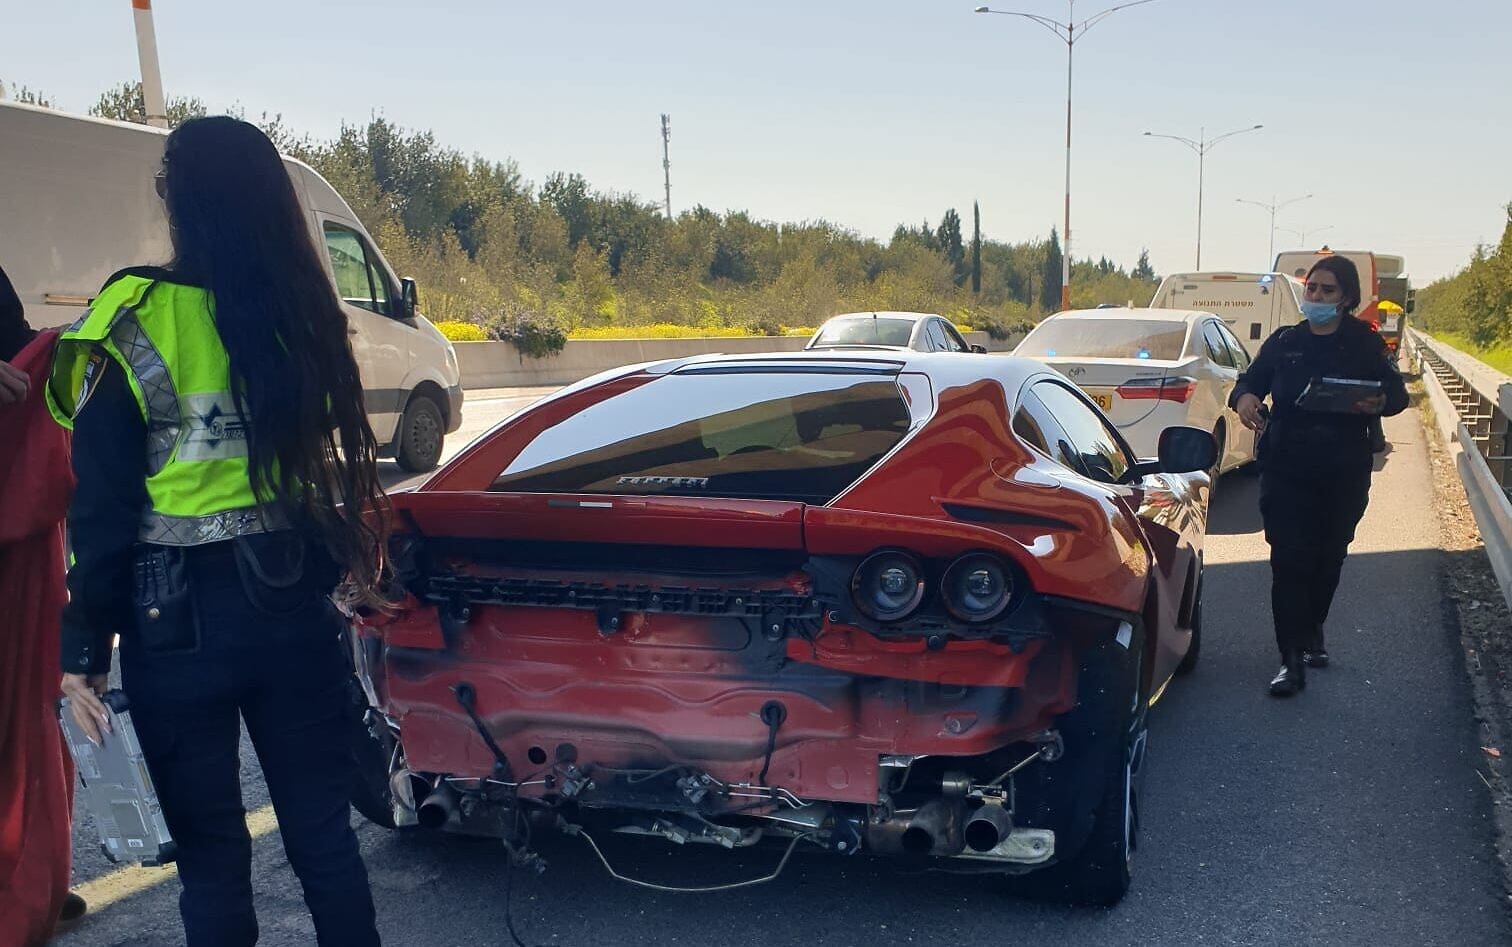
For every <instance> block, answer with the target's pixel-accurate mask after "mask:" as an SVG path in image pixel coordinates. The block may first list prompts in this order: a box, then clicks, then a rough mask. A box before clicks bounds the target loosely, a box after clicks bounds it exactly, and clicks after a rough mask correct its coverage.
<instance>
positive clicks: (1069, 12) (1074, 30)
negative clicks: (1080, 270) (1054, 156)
mask: <svg viewBox="0 0 1512 947" xmlns="http://www.w3.org/2000/svg"><path fill="white" fill-rule="evenodd" d="M1154 2H1155V0H1132V2H1130V3H1120V4H1118V5H1117V6H1112V7H1109V8H1108V9H1106V10H1104V11H1102V12H1101V13H1095V14H1093V15H1092V16H1089V17H1087V18H1086V19H1085V20H1082V21H1081V22H1080V23H1077V22H1075V20H1076V0H1066V22H1064V23H1062V22H1060V21H1059V20H1052V19H1050V18H1049V17H1048V16H1040V15H1039V14H1037V13H1019V12H1016V11H1013V10H993V9H991V8H989V7H977V8H976V9H975V10H973V11H972V12H973V13H996V14H998V15H1000V16H1017V17H1023V18H1024V19H1026V20H1033V21H1034V22H1036V23H1038V24H1039V25H1040V26H1043V27H1044V28H1045V29H1047V30H1049V31H1050V32H1052V33H1054V34H1055V35H1056V37H1057V38H1058V39H1059V40H1060V41H1061V42H1063V43H1065V44H1066V219H1065V223H1064V226H1062V228H1061V243H1062V252H1061V303H1060V305H1061V308H1062V309H1070V308H1071V54H1072V53H1073V52H1075V50H1076V41H1077V40H1078V39H1080V38H1081V36H1082V34H1084V33H1086V32H1087V31H1088V30H1090V29H1091V28H1092V27H1094V26H1096V25H1097V24H1098V23H1101V22H1102V21H1103V20H1105V19H1107V18H1108V17H1110V16H1112V15H1113V14H1114V13H1117V12H1118V11H1119V10H1126V9H1128V8H1129V7H1137V6H1142V5H1144V4H1146V3H1154Z"/></svg>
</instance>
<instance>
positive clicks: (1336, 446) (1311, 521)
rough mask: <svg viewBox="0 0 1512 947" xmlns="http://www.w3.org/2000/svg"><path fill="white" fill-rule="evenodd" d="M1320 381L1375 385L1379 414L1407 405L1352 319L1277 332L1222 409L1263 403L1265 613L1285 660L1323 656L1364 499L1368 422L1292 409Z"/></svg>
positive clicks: (1369, 461) (1377, 340) (1376, 344)
mask: <svg viewBox="0 0 1512 947" xmlns="http://www.w3.org/2000/svg"><path fill="white" fill-rule="evenodd" d="M1323 377H1329V378H1358V379H1364V380H1370V381H1378V382H1380V383H1381V391H1382V394H1384V395H1385V396H1386V404H1385V406H1384V408H1383V409H1382V412H1381V413H1382V414H1383V415H1385V416H1390V415H1394V414H1399V413H1401V412H1402V411H1403V410H1404V409H1405V408H1406V407H1407V388H1406V385H1405V384H1404V383H1403V382H1402V377H1401V375H1400V374H1399V373H1398V372H1397V370H1396V367H1395V366H1394V365H1393V364H1392V363H1391V360H1390V358H1389V357H1388V355H1387V350H1386V344H1385V343H1384V342H1383V341H1381V337H1380V336H1379V335H1376V334H1375V333H1374V332H1372V331H1371V329H1370V327H1369V326H1367V325H1365V324H1364V323H1363V322H1360V321H1359V320H1358V319H1352V318H1344V319H1342V320H1341V322H1340V325H1339V328H1338V329H1337V330H1335V331H1334V332H1333V333H1331V334H1329V335H1318V334H1316V333H1314V332H1313V331H1312V329H1311V328H1310V327H1309V325H1308V324H1307V323H1306V322H1300V323H1298V324H1297V325H1294V326H1288V327H1286V328H1284V329H1278V330H1277V331H1276V332H1275V333H1273V334H1272V335H1271V337H1270V338H1268V339H1266V340H1265V344H1264V345H1262V346H1261V348H1260V353H1259V354H1258V355H1257V356H1255V360H1254V362H1252V363H1251V364H1250V366H1249V368H1248V369H1247V370H1246V371H1245V372H1244V373H1243V374H1241V375H1240V376H1239V382H1238V384H1237V385H1236V386H1235V387H1234V393H1233V395H1232V396H1231V397H1230V398H1229V405H1230V407H1234V406H1237V405H1238V403H1239V399H1240V398H1241V397H1242V396H1244V395H1246V394H1252V395H1255V396H1256V397H1258V398H1260V399H1261V400H1264V399H1265V397H1266V396H1267V395H1269V396H1270V399H1271V416H1270V420H1269V422H1268V423H1267V424H1266V428H1265V432H1264V433H1263V434H1262V435H1261V438H1260V444H1259V462H1260V471H1261V474H1260V514H1261V517H1262V518H1263V520H1264V522H1265V541H1266V542H1268V543H1269V544H1270V547H1271V611H1272V614H1273V617H1274V619H1275V623H1276V644H1277V646H1278V647H1279V648H1280V649H1281V655H1282V659H1283V660H1286V659H1287V658H1288V657H1293V658H1294V657H1295V656H1296V655H1297V654H1299V653H1300V652H1302V651H1321V650H1323V622H1324V621H1325V620H1326V619H1327V618H1328V610H1329V606H1330V605H1332V604H1333V597H1334V591H1335V590H1336V589H1337V588H1338V586H1339V573H1340V571H1341V569H1342V568H1343V565H1344V557H1345V555H1346V554H1347V553H1348V551H1349V544H1350V542H1351V541H1353V540H1354V534H1355V526H1356V525H1357V524H1358V523H1359V522H1360V518H1361V517H1362V516H1364V515H1365V507H1366V504H1367V503H1368V502H1369V497H1370V474H1371V469H1372V467H1373V456H1372V454H1373V451H1372V446H1371V437H1370V423H1371V417H1370V416H1368V415H1361V414H1335V413H1322V412H1316V411H1308V410H1304V409H1302V408H1299V407H1297V405H1296V401H1297V398H1298V396H1299V395H1301V394H1302V392H1303V390H1304V389H1305V388H1306V387H1307V385H1308V384H1309V382H1311V381H1313V380H1314V379H1318V378H1323Z"/></svg>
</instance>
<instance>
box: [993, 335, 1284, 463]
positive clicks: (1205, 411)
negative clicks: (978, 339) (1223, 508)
mask: <svg viewBox="0 0 1512 947" xmlns="http://www.w3.org/2000/svg"><path fill="white" fill-rule="evenodd" d="M1013 354H1014V355H1025V356H1028V357H1030V358H1035V359H1038V360H1040V361H1041V362H1044V363H1045V364H1047V365H1049V366H1050V367H1052V368H1054V369H1055V370H1056V371H1059V372H1060V373H1061V374H1062V375H1065V376H1066V377H1067V378H1069V379H1070V380H1071V381H1072V382H1074V383H1075V384H1076V385H1077V387H1079V388H1081V389H1082V390H1083V391H1085V392H1086V393H1087V395H1088V396H1090V397H1091V398H1092V400H1093V401H1096V402H1097V405H1098V407H1100V408H1102V410H1103V413H1104V414H1106V415H1107V416H1108V419H1109V420H1110V421H1112V422H1113V424H1114V425H1115V426H1116V427H1117V428H1118V430H1119V433H1121V434H1122V435H1123V436H1124V440H1126V441H1128V443H1129V446H1130V447H1131V448H1133V450H1134V453H1135V454H1137V455H1138V456H1140V457H1153V456H1155V453H1156V447H1157V445H1158V444H1159V442H1160V432H1161V431H1163V430H1165V429H1166V428H1168V427H1171V426H1172V425H1176V424H1184V425H1188V426H1191V427H1197V428H1201V429H1203V430H1205V431H1211V432H1213V438H1214V439H1215V440H1216V441H1217V442H1218V470H1219V472H1220V473H1221V472H1223V471H1226V470H1232V469H1234V468H1235V467H1239V466H1243V465H1244V464H1247V463H1249V462H1250V461H1252V460H1254V459H1255V435H1254V434H1253V433H1251V432H1250V431H1249V430H1247V429H1246V428H1245V427H1244V425H1243V424H1242V423H1240V421H1239V416H1238V415H1237V414H1235V413H1234V412H1233V411H1231V410H1229V407H1228V398H1229V394H1230V393H1231V392H1232V391H1233V390H1234V383H1235V382H1236V381H1237V380H1238V378H1239V373H1240V372H1242V371H1244V369H1245V368H1247V367H1248V366H1249V363H1250V354H1249V352H1248V351H1246V350H1245V348H1244V345H1243V343H1241V342H1240V341H1239V340H1238V339H1236V338H1234V334H1233V333H1232V332H1230V331H1229V330H1228V327H1227V326H1225V325H1224V324H1223V320H1222V319H1220V318H1219V317H1218V316H1215V315H1213V314H1212V313H1210V312H1195V311H1191V310H1186V309H1114V308H1110V309H1074V310H1071V311H1069V312H1062V313H1057V314H1056V315H1053V316H1049V317H1047V318H1046V319H1045V320H1044V321H1043V322H1041V323H1040V324H1039V325H1038V326H1036V327H1035V328H1034V331H1033V332H1030V333H1029V334H1028V335H1027V336H1025V337H1024V341H1022V342H1020V343H1019V345H1018V348H1016V349H1014V352H1013Z"/></svg>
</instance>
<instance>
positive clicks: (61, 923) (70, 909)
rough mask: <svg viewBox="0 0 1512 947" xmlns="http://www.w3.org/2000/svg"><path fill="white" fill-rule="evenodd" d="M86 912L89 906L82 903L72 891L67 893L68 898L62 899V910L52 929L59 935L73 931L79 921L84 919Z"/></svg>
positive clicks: (82, 900)
mask: <svg viewBox="0 0 1512 947" xmlns="http://www.w3.org/2000/svg"><path fill="white" fill-rule="evenodd" d="M87 910H89V905H87V904H85V903H84V899H83V898H81V897H79V896H78V895H76V894H74V893H73V892H72V891H70V892H68V896H67V897H66V898H64V899H63V907H62V909H61V910H59V911H58V924H57V927H56V928H54V929H55V930H56V931H57V932H58V933H59V934H62V933H64V932H66V931H70V930H73V929H74V928H75V927H77V926H78V924H79V921H81V920H83V919H84V912H85V911H87Z"/></svg>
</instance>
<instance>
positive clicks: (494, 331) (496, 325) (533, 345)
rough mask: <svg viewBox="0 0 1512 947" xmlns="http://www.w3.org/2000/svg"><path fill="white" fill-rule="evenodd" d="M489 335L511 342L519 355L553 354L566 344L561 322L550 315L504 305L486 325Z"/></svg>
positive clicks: (542, 355) (532, 356) (537, 356)
mask: <svg viewBox="0 0 1512 947" xmlns="http://www.w3.org/2000/svg"><path fill="white" fill-rule="evenodd" d="M488 332H489V335H491V336H493V337H494V338H495V339H498V340H499V341H500V342H511V343H513V344H514V347H515V348H517V349H519V350H520V354H521V355H527V356H529V357H531V358H545V357H546V356H548V355H555V354H556V353H558V352H560V351H561V350H562V348H563V347H564V346H565V345H566V344H567V333H566V331H565V330H564V329H563V328H562V325H561V323H559V322H557V321H556V320H555V319H553V318H551V317H550V316H546V315H542V314H541V313H538V312H533V311H531V310H529V309H521V308H516V307H508V308H506V309H505V310H504V312H502V313H500V315H499V316H498V318H496V319H494V320H493V321H492V322H491V323H489V326H488Z"/></svg>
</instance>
